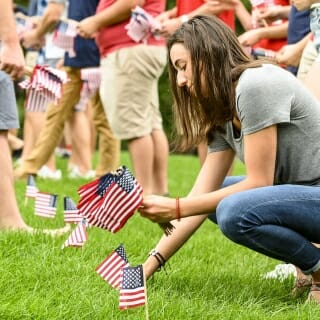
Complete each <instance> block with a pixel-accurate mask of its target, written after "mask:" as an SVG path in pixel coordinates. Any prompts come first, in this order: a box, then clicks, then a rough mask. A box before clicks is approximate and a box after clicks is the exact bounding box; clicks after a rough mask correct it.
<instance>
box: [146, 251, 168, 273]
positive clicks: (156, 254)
mask: <svg viewBox="0 0 320 320" xmlns="http://www.w3.org/2000/svg"><path fill="white" fill-rule="evenodd" d="M149 256H153V257H155V258H156V259H157V261H158V263H159V267H158V269H157V271H160V270H161V268H164V266H165V264H166V259H165V258H164V257H163V256H162V254H161V253H160V252H159V251H158V250H157V249H152V250H151V251H150V253H149Z"/></svg>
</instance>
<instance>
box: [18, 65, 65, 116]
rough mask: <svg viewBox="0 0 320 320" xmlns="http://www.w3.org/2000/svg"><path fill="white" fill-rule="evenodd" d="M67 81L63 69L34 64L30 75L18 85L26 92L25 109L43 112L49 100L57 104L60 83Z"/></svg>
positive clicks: (59, 94) (60, 93)
mask: <svg viewBox="0 0 320 320" xmlns="http://www.w3.org/2000/svg"><path fill="white" fill-rule="evenodd" d="M67 81H68V78H67V74H66V72H65V71H63V70H58V69H54V68H51V67H48V66H44V65H36V66H35V67H34V68H33V70H32V74H31V77H30V78H27V79H25V80H23V81H21V82H20V83H19V86H20V87H21V88H22V89H25V90H26V92H27V95H26V99H25V109H26V110H27V111H31V112H32V111H33V112H36V111H37V112H44V111H45V110H46V107H47V105H48V103H49V102H54V103H55V104H57V103H58V101H59V99H60V98H61V96H62V85H63V84H64V83H66V82H67Z"/></svg>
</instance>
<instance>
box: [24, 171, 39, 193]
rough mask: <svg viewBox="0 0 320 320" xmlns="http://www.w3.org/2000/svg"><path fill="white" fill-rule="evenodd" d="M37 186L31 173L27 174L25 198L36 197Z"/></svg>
mask: <svg viewBox="0 0 320 320" xmlns="http://www.w3.org/2000/svg"><path fill="white" fill-rule="evenodd" d="M37 192H38V188H37V185H36V180H35V178H34V176H33V175H31V174H30V175H28V178H27V186H26V194H25V196H26V198H33V199H34V198H36V195H37Z"/></svg>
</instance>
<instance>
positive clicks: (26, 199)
mask: <svg viewBox="0 0 320 320" xmlns="http://www.w3.org/2000/svg"><path fill="white" fill-rule="evenodd" d="M28 200H29V198H28V197H24V206H25V207H26V206H27V204H28Z"/></svg>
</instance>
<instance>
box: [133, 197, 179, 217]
mask: <svg viewBox="0 0 320 320" xmlns="http://www.w3.org/2000/svg"><path fill="white" fill-rule="evenodd" d="M138 212H139V213H140V214H141V216H142V217H144V218H148V219H149V220H151V221H152V222H157V223H164V222H169V221H171V220H174V219H175V218H176V200H175V199H172V198H167V197H161V196H155V195H150V196H146V197H145V198H144V199H143V202H142V204H141V206H140V207H139V208H138Z"/></svg>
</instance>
